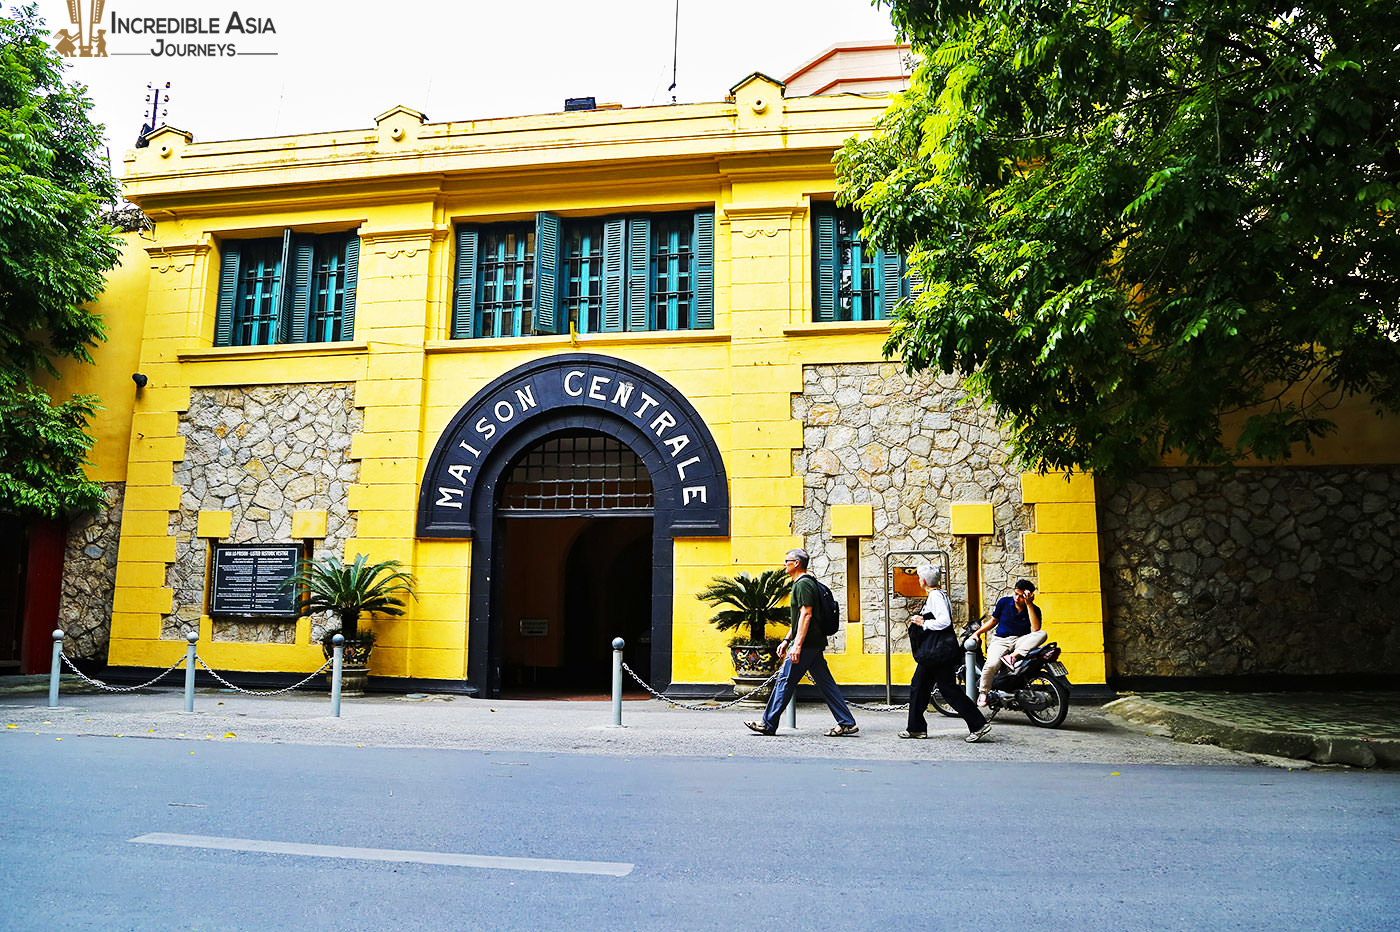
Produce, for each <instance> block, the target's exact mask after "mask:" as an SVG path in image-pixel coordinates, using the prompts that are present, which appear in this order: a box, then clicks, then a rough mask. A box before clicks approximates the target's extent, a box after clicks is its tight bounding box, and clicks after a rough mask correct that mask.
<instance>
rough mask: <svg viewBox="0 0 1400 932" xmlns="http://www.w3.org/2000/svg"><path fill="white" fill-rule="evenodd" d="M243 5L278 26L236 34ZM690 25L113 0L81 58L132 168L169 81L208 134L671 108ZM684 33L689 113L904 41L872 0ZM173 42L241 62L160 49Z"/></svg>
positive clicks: (647, 6) (735, 10)
mask: <svg viewBox="0 0 1400 932" xmlns="http://www.w3.org/2000/svg"><path fill="white" fill-rule="evenodd" d="M73 2H77V3H79V4H80V6H81V7H82V8H83V10H84V12H86V11H88V10H89V9H90V8H91V7H90V5H91V3H92V2H93V0H73ZM99 2H102V0H99ZM2 5H3V7H4V9H5V12H6V13H7V14H8V13H9V12H10V11H11V10H12V9H13V7H14V6H15V5H16V4H15V3H14V2H11V0H3V3H2ZM38 5H39V12H40V14H41V15H42V16H43V17H44V18H45V20H46V22H47V24H48V26H49V28H50V30H51V32H57V31H58V30H60V29H74V27H73V26H72V23H71V21H70V17H69V0H38ZM235 12H236V13H238V14H239V15H240V16H241V17H243V18H244V19H247V18H249V17H259V18H270V19H271V20H272V23H273V26H274V27H275V30H276V31H275V33H271V34H266V33H265V34H261V35H254V34H251V33H248V34H243V33H237V32H235V33H232V34H228V33H226V32H225V31H224V30H225V29H226V25H227V22H228V20H229V17H230V14H232V13H235ZM89 15H90V14H89ZM113 16H116V17H117V18H119V19H123V20H126V19H132V18H143V17H172V16H173V17H199V18H201V19H208V18H210V17H213V18H216V19H217V20H218V22H219V28H220V31H219V33H217V34H206V35H188V34H184V35H164V36H159V35H136V34H121V35H116V34H114V33H113V31H112V19H113ZM676 18H677V12H676V3H675V0H592V2H569V0H490V2H486V0H458V2H446V0H390V2H387V3H385V2H371V0H320V2H307V0H105V2H103V9H102V14H101V22H100V24H99V26H98V28H101V29H107V30H108V34H107V36H106V42H107V53H108V57H106V58H70V59H68V61H69V62H70V63H71V67H70V68H69V69H68V72H67V73H68V75H69V77H70V79H76V80H78V81H80V82H82V83H83V84H86V85H87V87H88V92H89V96H90V97H91V98H92V100H93V102H94V104H95V106H94V110H93V114H92V115H93V118H94V119H95V120H96V121H97V122H99V123H102V124H104V125H105V126H106V127H107V130H108V133H107V138H108V143H109V146H110V148H111V154H112V160H113V163H114V167H115V168H116V169H117V170H118V171H120V165H121V158H122V155H123V153H124V152H126V150H128V149H130V148H131V147H132V144H133V143H134V142H135V140H136V137H137V133H138V132H139V130H140V128H141V124H142V123H143V122H144V121H145V120H147V119H149V112H150V105H149V104H148V103H146V102H145V100H146V97H147V93H148V92H147V89H146V86H147V84H164V83H165V82H166V81H169V82H171V85H172V86H171V89H170V102H169V104H168V106H167V107H166V108H164V109H166V110H167V111H168V115H167V116H165V117H164V118H163V119H161V120H160V122H163V123H168V124H169V125H171V126H176V127H178V128H180V129H183V130H187V131H189V132H191V133H193V134H194V137H195V140H196V141H209V140H216V139H244V138H252V137H259V136H279V135H287V134H294V133H306V132H321V131H327V130H340V129H353V128H357V127H364V128H368V127H371V126H373V125H374V118H375V116H377V115H378V114H380V113H383V112H384V111H386V110H389V109H390V108H392V107H394V106H395V105H398V104H403V105H405V106H408V107H411V108H413V109H415V110H418V111H420V112H422V113H425V114H427V116H428V119H429V120H431V121H435V122H443V121H449V120H469V119H479V118H485V117H497V116H512V115H518V114H529V113H545V112H551V111H558V110H562V109H563V104H564V99H565V98H566V97H595V98H596V99H597V100H598V102H599V103H604V102H616V103H621V104H622V105H623V106H646V105H650V104H665V103H669V102H670V100H671V92H670V91H668V89H667V88H668V87H669V86H670V84H671V76H672V48H673V44H672V43H673V35H674V31H675V23H676ZM679 22H680V41H679V56H678V65H677V69H676V77H677V88H676V90H675V92H674V93H675V96H676V99H677V100H678V101H679V102H680V103H687V102H696V101H715V100H721V99H723V98H724V96H725V95H726V94H727V92H728V90H729V88H730V87H732V86H733V85H734V84H736V83H738V82H739V81H740V80H742V79H743V78H745V77H747V76H748V75H749V74H750V73H752V72H754V71H762V72H765V73H767V74H770V75H772V76H773V77H776V78H779V79H782V78H785V77H787V76H788V75H789V74H790V73H791V72H792V71H793V70H795V69H796V68H797V67H798V66H800V65H802V64H803V63H805V62H806V61H808V60H809V59H811V58H813V57H815V56H816V55H817V54H818V53H820V52H822V51H823V50H825V49H826V48H828V47H829V46H831V45H832V44H834V43H836V42H840V41H846V40H862V39H892V38H893V37H894V29H893V27H892V26H891V25H890V21H889V13H888V10H887V9H883V8H881V9H876V8H874V7H872V6H871V4H870V2H869V0H680V12H679ZM161 41H164V42H166V43H172V44H178V45H185V44H188V43H195V44H203V43H215V44H229V43H232V44H233V45H234V46H235V48H236V50H237V54H236V55H234V56H232V57H228V56H224V57H170V56H168V55H162V56H155V55H152V54H151V49H152V48H155V47H157V46H158V44H159V43H160V42H161ZM250 53H275V54H250Z"/></svg>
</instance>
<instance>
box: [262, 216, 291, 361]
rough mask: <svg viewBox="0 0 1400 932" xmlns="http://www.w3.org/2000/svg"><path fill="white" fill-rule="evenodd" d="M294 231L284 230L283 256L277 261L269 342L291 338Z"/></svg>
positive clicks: (280, 341)
mask: <svg viewBox="0 0 1400 932" xmlns="http://www.w3.org/2000/svg"><path fill="white" fill-rule="evenodd" d="M291 269H292V231H291V230H290V229H287V230H283V231H282V258H281V259H279V260H278V262H277V285H276V287H275V288H273V291H272V295H273V297H272V334H271V339H270V340H269V341H268V342H269V343H286V342H287V341H288V340H290V339H291V335H292V332H291V327H290V323H291V317H292V314H291V305H292V300H291V299H292V296H291V293H290V292H291V290H292V281H291V280H292V278H293V276H292V275H291Z"/></svg>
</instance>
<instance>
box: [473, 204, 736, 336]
mask: <svg viewBox="0 0 1400 932" xmlns="http://www.w3.org/2000/svg"><path fill="white" fill-rule="evenodd" d="M714 241H715V215H714V211H712V210H704V211H698V212H695V213H685V214H648V215H633V216H624V217H608V218H580V219H573V218H560V217H558V216H556V215H554V214H551V213H541V214H539V215H538V216H537V218H536V224H535V228H534V235H533V237H530V236H528V234H527V232H526V227H525V225H523V224H489V225H463V226H461V227H458V230H457V258H456V286H455V287H456V294H455V297H454V300H453V315H452V336H453V338H454V339H456V338H464V337H469V336H520V335H522V334H525V333H536V334H543V333H563V332H565V331H566V328H567V327H568V326H569V325H570V324H572V325H573V327H574V328H575V329H576V330H577V331H578V332H579V333H617V332H621V331H643V330H693V329H711V328H713V327H714V254H715V242H714ZM527 267H528V270H529V271H528V275H524V276H522V274H521V270H523V269H525V268H527ZM531 312H533V314H534V326H533V328H532V327H531V326H530V318H529V314H530V313H531Z"/></svg>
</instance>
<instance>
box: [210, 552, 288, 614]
mask: <svg viewBox="0 0 1400 932" xmlns="http://www.w3.org/2000/svg"><path fill="white" fill-rule="evenodd" d="M301 558H302V547H301V544H215V545H214V572H213V574H212V579H211V580H210V586H209V591H210V595H209V614H210V615H214V616H222V617H225V618H280V619H293V618H296V617H297V616H298V612H297V600H298V598H300V596H301V593H300V592H299V591H297V588H296V587H295V586H288V585H286V582H287V580H289V579H291V578H293V577H294V576H296V573H297V567H298V566H299V565H300V564H301Z"/></svg>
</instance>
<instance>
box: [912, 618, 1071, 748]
mask: <svg viewBox="0 0 1400 932" xmlns="http://www.w3.org/2000/svg"><path fill="white" fill-rule="evenodd" d="M973 627H974V626H971V625H970V626H968V627H967V628H965V629H964V630H963V635H962V639H963V641H964V642H965V641H966V640H967V639H968V638H969V637H971V636H972V631H973ZM985 659H986V658H985V655H984V654H983V652H982V643H981V641H978V643H977V650H976V651H975V652H974V656H973V661H974V665H973V682H977V681H978V680H980V679H981V676H982V664H983V662H984V661H985ZM1003 659H1004V658H1003ZM998 667H999V668H1000V669H998V670H997V673H996V676H995V677H993V679H992V687H991V689H990V690H989V691H988V692H987V707H986V708H985V709H983V710H982V712H983V714H984V715H986V716H987V720H988V721H990V720H991V719H993V718H996V714H997V713H998V712H1000V711H1001V710H1002V709H1010V710H1012V711H1016V712H1024V713H1025V714H1026V718H1028V719H1030V720H1031V724H1033V725H1039V726H1040V727H1041V728H1059V727H1060V725H1061V724H1063V723H1064V720H1065V716H1066V715H1068V714H1069V692H1070V682H1069V673H1068V671H1067V670H1066V669H1065V665H1064V664H1062V663H1060V646H1059V645H1058V644H1056V643H1054V642H1053V641H1052V642H1051V643H1048V644H1042V645H1040V646H1039V647H1037V648H1034V649H1033V650H1030V651H1028V652H1026V653H1025V654H1022V655H1020V656H1018V657H1017V659H1016V664H1015V666H1013V667H1010V668H1009V669H1008V668H1007V666H1006V664H1005V663H1000V662H999V663H998ZM957 681H958V688H959V689H963V690H966V688H967V664H966V663H964V664H963V665H962V666H960V667H958V672H957ZM930 701H931V702H932V704H933V707H934V708H935V709H937V710H938V711H939V712H942V713H943V714H944V715H947V716H956V715H957V714H958V713H957V712H955V711H954V710H953V707H952V706H951V705H949V704H948V700H946V699H944V698H943V696H942V695H940V694H939V692H938V690H937V689H935V690H934V691H933V696H932V697H931V698H930Z"/></svg>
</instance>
